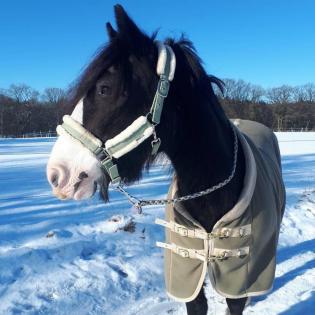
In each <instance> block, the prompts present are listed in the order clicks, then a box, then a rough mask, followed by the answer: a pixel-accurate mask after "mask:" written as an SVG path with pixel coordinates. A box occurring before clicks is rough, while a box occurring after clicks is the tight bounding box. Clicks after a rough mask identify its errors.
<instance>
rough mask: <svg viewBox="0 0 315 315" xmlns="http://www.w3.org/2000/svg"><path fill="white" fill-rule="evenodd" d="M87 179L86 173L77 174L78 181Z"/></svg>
mask: <svg viewBox="0 0 315 315" xmlns="http://www.w3.org/2000/svg"><path fill="white" fill-rule="evenodd" d="M88 177H89V175H88V174H87V173H85V172H81V173H80V174H79V179H80V180H83V179H84V178H88Z"/></svg>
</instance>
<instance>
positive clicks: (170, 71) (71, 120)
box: [57, 42, 176, 186]
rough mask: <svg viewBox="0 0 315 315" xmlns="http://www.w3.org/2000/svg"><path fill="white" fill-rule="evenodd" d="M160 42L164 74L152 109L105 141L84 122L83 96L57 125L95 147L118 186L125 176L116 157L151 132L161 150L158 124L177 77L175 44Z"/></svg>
mask: <svg viewBox="0 0 315 315" xmlns="http://www.w3.org/2000/svg"><path fill="white" fill-rule="evenodd" d="M156 45H157V47H158V53H159V57H158V62H157V67H156V72H157V74H158V75H159V77H160V78H159V82H158V86H157V90H156V92H155V96H154V99H153V102H152V106H151V110H150V112H149V113H148V114H147V115H146V116H140V117H138V118H137V119H136V120H135V121H134V122H133V123H132V124H130V125H129V126H128V127H127V128H126V129H124V130H123V131H122V132H121V133H119V134H118V135H116V136H115V137H114V138H111V139H109V140H107V141H106V142H105V143H104V142H103V141H101V140H100V139H98V138H96V137H95V136H94V135H93V134H92V133H90V132H89V131H88V130H87V129H85V128H84V127H83V126H82V124H83V119H82V118H83V117H82V113H83V110H82V109H83V100H80V102H79V103H78V104H77V105H76V107H75V109H74V110H73V112H72V114H71V116H69V115H65V116H64V117H63V124H62V125H59V126H57V133H58V135H62V134H64V133H66V134H69V135H70V136H71V137H72V138H74V139H76V140H78V141H79V142H80V143H81V144H82V145H83V146H84V147H86V148H87V149H88V150H89V151H91V152H92V154H94V155H95V156H96V158H97V159H98V160H99V161H100V164H101V167H102V168H103V169H104V170H105V171H106V172H107V173H108V175H109V177H110V179H111V183H112V184H114V185H117V186H119V185H120V184H121V177H120V175H119V170H118V166H117V164H116V163H115V159H118V158H120V157H122V156H124V155H125V154H127V153H128V152H130V151H132V150H133V149H135V148H136V147H138V146H139V145H140V144H141V143H142V142H144V141H145V140H146V139H148V138H149V137H151V136H152V137H153V140H152V141H151V146H152V152H151V153H152V155H155V154H156V153H157V151H158V149H159V147H160V144H161V139H160V138H158V137H157V135H156V132H155V127H156V126H157V125H158V124H159V123H160V119H161V114H162V110H163V105H164V100H165V98H166V97H167V95H168V91H169V87H170V81H172V80H173V78H174V74H175V68H176V59H175V55H174V52H173V50H172V48H171V47H169V46H167V45H164V44H163V43H161V42H156Z"/></svg>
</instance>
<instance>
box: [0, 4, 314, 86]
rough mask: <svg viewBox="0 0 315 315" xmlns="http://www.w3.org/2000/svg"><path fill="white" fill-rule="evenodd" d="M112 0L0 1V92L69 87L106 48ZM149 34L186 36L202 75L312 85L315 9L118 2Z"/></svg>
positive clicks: (268, 83)
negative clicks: (22, 86)
mask: <svg viewBox="0 0 315 315" xmlns="http://www.w3.org/2000/svg"><path fill="white" fill-rule="evenodd" d="M115 3H117V1H111V0H85V1H83V0H64V1H62V0H2V1H1V3H0V88H7V87H8V86H9V85H10V84H11V83H22V82H23V83H26V84H28V85H30V86H32V87H34V88H36V89H38V90H40V91H41V90H43V89H44V88H45V87H61V88H65V87H67V86H68V85H69V84H70V83H71V82H72V81H73V80H74V79H75V78H76V77H77V76H78V75H79V73H80V71H81V70H82V69H83V67H84V66H85V65H86V64H87V63H88V62H89V60H90V58H91V56H92V55H93V53H94V52H95V51H96V49H97V48H98V47H99V46H100V45H102V44H103V43H104V42H106V41H107V35H106V32H105V30H104V25H105V23H106V22H107V21H110V22H113V23H114V14H113V5H114V4H115ZM119 3H121V4H122V5H123V6H124V7H125V9H126V10H127V12H128V13H129V14H130V16H131V17H132V18H133V19H134V20H135V21H136V23H138V25H139V26H140V27H141V28H142V29H143V30H145V31H147V32H148V33H151V32H152V31H154V30H155V29H157V28H160V33H159V34H160V35H159V37H160V38H163V37H165V36H168V35H171V36H177V37H178V36H179V35H180V34H181V32H184V33H185V34H186V35H187V36H188V37H189V38H190V39H191V40H192V41H193V42H194V44H195V46H196V48H197V51H198V53H199V55H200V56H201V58H202V59H203V61H204V63H205V67H206V69H207V71H208V72H209V73H211V74H213V75H216V76H218V77H219V78H235V79H244V80H246V81H249V82H251V83H254V84H260V85H262V86H263V87H272V86H278V85H281V84H290V85H299V84H303V83H307V82H315V1H312V0H299V1H298V0H295V1H293V0H238V1H235V0H221V1H218V0H215V1H214V0H208V1H197V0H195V1H188V0H176V1H175V0H172V1H170V0H155V1H149V0H141V1H140V0H139V1H131V0H129V1H120V2H119Z"/></svg>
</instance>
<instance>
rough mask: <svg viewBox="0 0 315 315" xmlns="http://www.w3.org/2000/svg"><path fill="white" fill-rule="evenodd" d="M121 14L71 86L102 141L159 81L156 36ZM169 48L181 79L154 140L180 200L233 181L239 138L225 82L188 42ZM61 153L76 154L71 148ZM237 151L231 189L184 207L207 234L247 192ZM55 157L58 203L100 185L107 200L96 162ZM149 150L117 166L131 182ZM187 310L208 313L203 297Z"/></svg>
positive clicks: (236, 309) (143, 104)
mask: <svg viewBox="0 0 315 315" xmlns="http://www.w3.org/2000/svg"><path fill="white" fill-rule="evenodd" d="M115 15H116V21H117V30H115V29H114V28H113V27H112V26H111V24H110V23H107V25H106V27H107V33H108V36H109V43H108V44H107V45H106V46H105V47H103V48H102V49H101V50H100V51H99V52H98V54H97V55H96V57H95V58H94V60H93V61H92V62H91V63H90V65H89V66H88V67H87V68H86V70H85V71H84V73H83V74H82V76H81V77H80V78H79V80H78V82H77V83H76V84H75V85H74V86H73V87H72V90H71V94H70V96H71V102H70V104H71V105H69V108H68V109H67V111H68V112H69V113H70V112H71V111H72V110H73V108H74V106H75V104H77V103H78V102H79V101H80V100H81V99H83V105H82V106H83V121H82V123H83V126H84V127H85V128H86V129H87V130H89V131H90V132H91V133H92V134H93V135H95V136H96V137H98V138H99V139H101V140H102V141H104V142H105V141H106V140H107V139H110V138H112V137H114V136H115V135H117V134H118V133H120V132H121V131H122V130H124V129H125V128H126V127H127V126H129V125H130V124H131V123H132V122H133V121H134V120H135V119H136V118H137V117H139V116H140V115H143V114H145V113H147V112H149V110H150V106H151V104H152V99H153V97H154V94H155V92H156V86H157V83H158V81H159V77H158V76H157V74H156V63H157V59H158V51H157V47H156V44H155V38H156V34H154V35H152V36H148V35H146V34H145V33H143V32H142V31H140V30H139V28H138V27H137V26H136V24H135V23H134V22H133V21H132V20H131V19H130V17H129V16H128V15H127V14H126V12H125V11H124V9H123V8H122V7H121V6H120V5H116V6H115ZM164 43H165V44H167V45H169V46H170V47H171V48H172V50H173V52H174V54H175V56H176V72H175V77H174V80H173V81H172V83H171V87H170V90H169V94H168V97H167V98H166V100H165V104H164V108H163V112H162V116H161V122H160V124H159V125H157V127H156V134H157V136H158V137H159V138H160V139H161V146H160V148H159V151H158V153H164V154H166V155H167V156H168V158H169V159H170V161H171V163H172V165H173V167H174V170H175V173H176V178H177V185H178V192H177V193H178V195H179V196H184V195H188V194H190V193H192V192H198V191H201V190H204V189H206V188H208V187H211V186H213V185H215V184H217V183H218V182H222V181H223V180H224V179H226V178H228V176H229V175H230V172H231V168H232V164H233V159H234V155H233V154H234V150H233V148H234V146H235V144H234V135H233V132H232V129H231V123H230V121H229V120H228V118H227V117H226V115H225V113H224V111H223V109H222V107H221V105H220V104H219V101H218V98H217V97H216V95H215V93H214V89H213V85H214V84H215V85H217V86H219V88H220V89H222V86H223V85H222V82H221V81H220V80H219V79H217V78H215V77H213V76H210V75H208V74H207V73H206V71H205V70H204V68H203V65H202V61H201V59H200V58H199V57H198V55H197V53H196V51H195V49H194V47H193V45H192V43H191V42H190V41H189V40H187V39H186V38H184V37H182V38H180V39H179V40H174V39H171V38H168V39H166V40H165V42H164ZM238 141H239V140H238ZM66 147H67V148H66ZM63 148H64V149H68V150H70V151H71V150H73V149H71V148H70V147H69V146H64V147H63ZM238 148H239V150H238V153H237V165H236V169H235V175H234V177H233V178H232V180H231V181H230V182H229V183H228V184H227V185H225V186H224V187H222V188H221V189H218V190H216V191H214V192H213V193H211V194H208V195H206V196H203V197H200V198H196V199H193V200H187V201H184V202H183V204H184V207H185V208H186V209H187V211H188V212H189V213H190V215H191V216H192V217H193V218H195V219H196V220H197V221H199V222H200V223H201V224H202V225H203V227H204V228H205V229H206V231H207V232H210V231H212V228H213V226H214V225H215V223H216V222H217V221H218V220H219V219H220V218H222V216H224V214H226V213H227V212H228V211H229V210H230V209H231V208H232V207H233V206H234V205H235V203H236V202H237V200H238V197H239V195H240V192H241V190H242V187H243V182H244V175H245V167H246V166H245V157H244V152H243V149H242V146H241V144H240V143H239V145H238ZM54 150H55V151H53V153H52V156H51V160H50V162H49V165H48V179H49V181H50V183H51V184H52V186H53V188H54V192H55V194H56V195H57V196H58V197H60V198H74V199H82V198H85V197H90V196H91V195H93V194H94V192H95V183H96V182H97V183H98V184H99V185H100V192H101V195H102V197H103V199H104V200H105V201H107V200H108V185H109V182H110V178H109V176H108V174H107V173H105V172H103V171H102V172H101V169H100V168H99V167H98V165H97V161H95V159H94V160H93V157H91V156H89V157H86V158H84V157H83V155H84V154H83V153H82V154H81V153H78V152H76V153H75V152H73V151H71V152H70V151H69V152H70V153H69V156H71V158H69V157H68V159H69V161H67V154H65V153H64V152H65V151H62V152H59V153H60V155H62V161H63V165H61V164H62V163H61V162H60V161H58V157H56V155H58V148H57V149H56V148H55V149H54ZM151 150H152V148H151V140H149V139H147V140H145V141H144V142H143V143H142V144H141V145H139V146H138V147H137V148H135V149H134V150H132V151H130V152H129V153H127V154H126V155H124V156H122V157H120V158H118V159H117V160H116V163H117V166H118V169H119V173H120V176H121V177H122V178H123V180H124V182H125V183H127V184H128V183H133V182H134V181H137V180H139V179H140V178H141V174H142V169H143V168H144V167H149V166H150V165H151V163H152V162H153V161H154V159H155V157H156V155H155V156H152V155H151ZM71 153H72V155H71ZM73 155H75V157H74V156H73ZM74 159H76V161H74ZM89 159H90V160H89ZM80 163H81V164H80ZM74 165H76V167H74ZM82 165H83V166H82ZM91 165H93V167H92V166H91ZM78 178H79V181H78ZM65 187H67V189H65ZM246 300H247V298H246V297H244V298H238V299H237V298H236V299H230V298H226V302H227V305H228V309H229V312H230V314H232V315H239V314H242V312H243V309H244V307H245V303H246ZM186 306H187V313H188V314H189V315H204V314H206V313H207V309H208V306H207V300H206V297H205V294H204V290H203V289H202V290H201V291H200V293H199V295H198V296H197V297H196V299H195V300H193V301H191V302H188V303H186Z"/></svg>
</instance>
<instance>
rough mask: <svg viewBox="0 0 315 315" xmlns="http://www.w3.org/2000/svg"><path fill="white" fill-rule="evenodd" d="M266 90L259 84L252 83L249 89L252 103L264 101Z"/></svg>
mask: <svg viewBox="0 0 315 315" xmlns="http://www.w3.org/2000/svg"><path fill="white" fill-rule="evenodd" d="M265 93H266V92H265V90H264V89H263V88H262V87H261V86H259V85H251V86H250V91H249V101H251V102H252V103H258V102H260V101H262V98H263V96H264V95H265Z"/></svg>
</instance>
